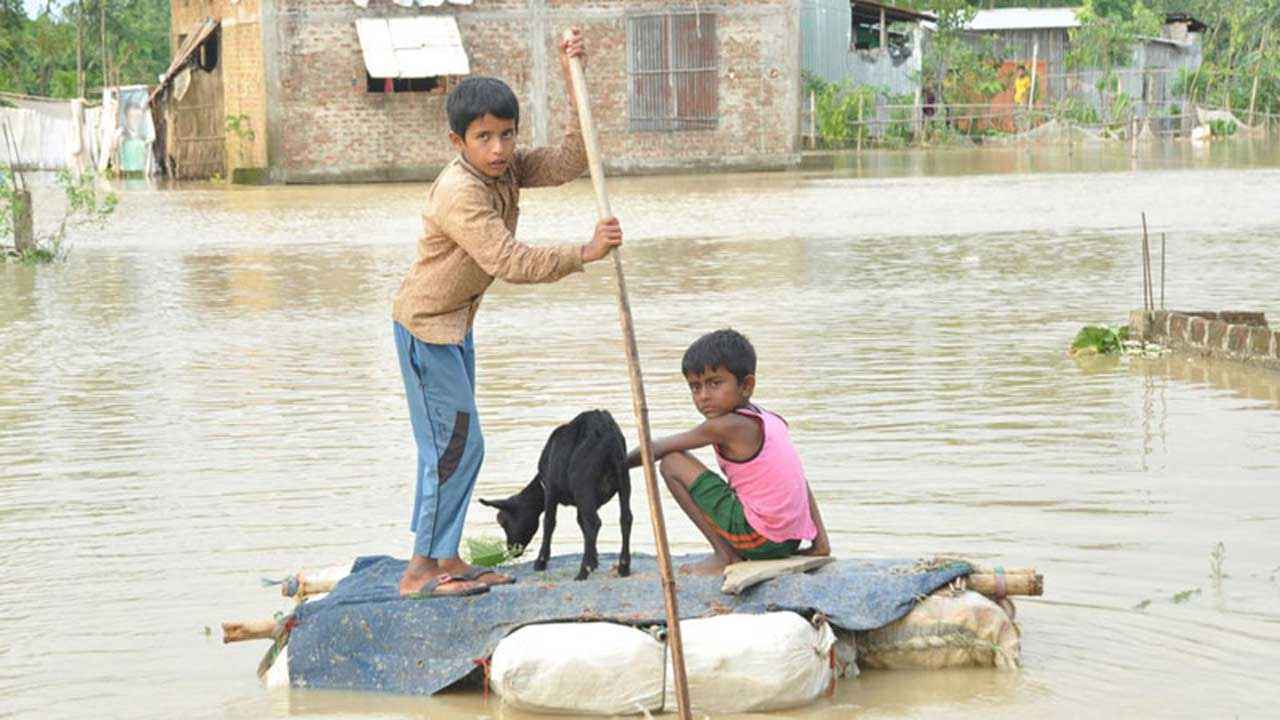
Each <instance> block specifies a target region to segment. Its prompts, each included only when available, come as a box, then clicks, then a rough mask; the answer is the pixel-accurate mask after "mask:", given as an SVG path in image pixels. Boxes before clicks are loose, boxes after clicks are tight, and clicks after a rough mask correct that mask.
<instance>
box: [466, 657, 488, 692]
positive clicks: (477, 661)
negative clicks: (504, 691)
mask: <svg viewBox="0 0 1280 720" xmlns="http://www.w3.org/2000/svg"><path fill="white" fill-rule="evenodd" d="M471 662H472V663H474V664H476V665H478V666H479V667H480V668H481V669H483V670H484V702H485V703H486V704H488V702H489V669H490V667H491V666H492V662H491V661H490V658H487V657H482V658H477V659H475V660H472V661H471Z"/></svg>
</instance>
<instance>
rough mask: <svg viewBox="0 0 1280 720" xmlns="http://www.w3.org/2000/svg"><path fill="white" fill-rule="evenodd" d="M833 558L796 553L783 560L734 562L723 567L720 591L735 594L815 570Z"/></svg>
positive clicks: (833, 559) (832, 560)
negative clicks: (775, 579)
mask: <svg viewBox="0 0 1280 720" xmlns="http://www.w3.org/2000/svg"><path fill="white" fill-rule="evenodd" d="M834 561H835V558H833V557H830V556H827V557H814V556H809V555H796V556H794V557H789V558H786V559H783V560H747V561H745V562H740V563H734V564H732V565H730V566H728V567H726V568H725V569H724V585H722V586H720V591H721V592H723V593H725V594H726V595H737V594H739V593H741V592H742V591H743V590H746V589H747V588H750V587H754V586H756V585H759V584H760V583H762V582H764V581H765V580H772V579H773V578H776V577H781V576H783V575H791V574H794V573H804V572H809V571H810V570H816V569H818V568H820V567H822V566H823V565H826V564H827V563H830V562H834Z"/></svg>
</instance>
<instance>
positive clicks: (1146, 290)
mask: <svg viewBox="0 0 1280 720" xmlns="http://www.w3.org/2000/svg"><path fill="white" fill-rule="evenodd" d="M1151 286H1152V283H1151V241H1150V239H1149V238H1148V236H1147V214H1146V213H1145V212H1144V213H1142V301H1143V302H1144V303H1145V304H1146V308H1147V311H1148V312H1153V311H1155V309H1156V299H1155V295H1154V292H1153V290H1152V287H1151Z"/></svg>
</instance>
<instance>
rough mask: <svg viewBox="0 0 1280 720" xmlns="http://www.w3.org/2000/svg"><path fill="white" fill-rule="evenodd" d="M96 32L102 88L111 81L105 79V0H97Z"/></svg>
mask: <svg viewBox="0 0 1280 720" xmlns="http://www.w3.org/2000/svg"><path fill="white" fill-rule="evenodd" d="M98 32H99V35H100V39H101V41H102V87H104V88H105V87H107V86H108V85H110V84H111V81H110V80H108V79H107V0H98Z"/></svg>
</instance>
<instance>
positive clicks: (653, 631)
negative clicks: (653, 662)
mask: <svg viewBox="0 0 1280 720" xmlns="http://www.w3.org/2000/svg"><path fill="white" fill-rule="evenodd" d="M649 636H650V637H652V638H653V639H654V640H657V641H658V642H660V643H662V667H661V668H660V669H659V672H661V673H662V702H660V703H658V712H662V709H663V708H665V707H666V706H667V628H666V627H665V626H663V625H654V626H653V627H651V628H649ZM646 714H648V713H646Z"/></svg>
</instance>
